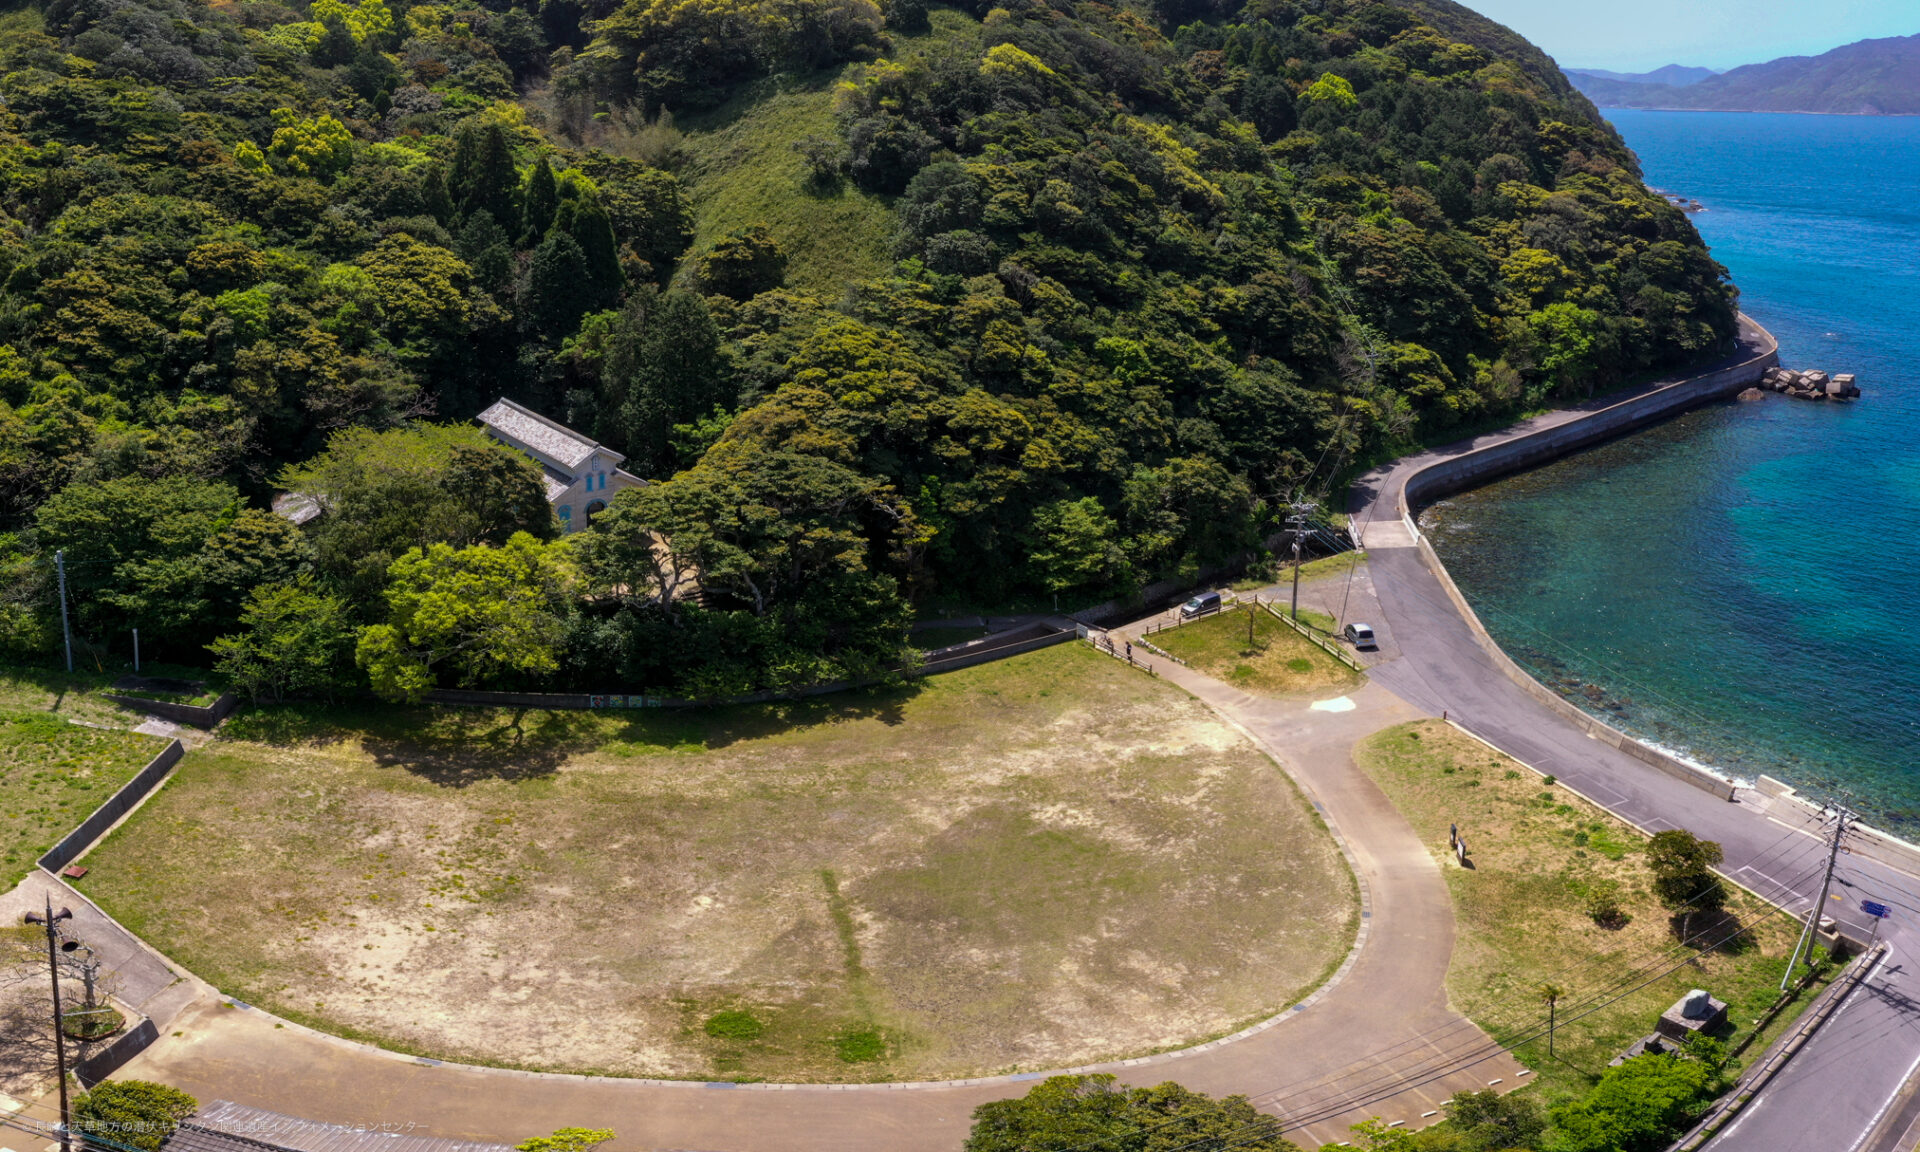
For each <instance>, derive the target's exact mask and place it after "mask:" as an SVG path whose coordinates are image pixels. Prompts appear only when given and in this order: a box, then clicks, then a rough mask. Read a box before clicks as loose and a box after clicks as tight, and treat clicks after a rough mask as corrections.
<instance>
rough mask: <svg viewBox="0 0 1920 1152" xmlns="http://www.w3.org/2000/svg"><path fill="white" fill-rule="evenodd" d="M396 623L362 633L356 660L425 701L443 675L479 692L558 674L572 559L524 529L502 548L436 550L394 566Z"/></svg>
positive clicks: (387, 688) (383, 684) (391, 689)
mask: <svg viewBox="0 0 1920 1152" xmlns="http://www.w3.org/2000/svg"><path fill="white" fill-rule="evenodd" d="M388 575H389V583H388V585H387V591H386V600H387V606H388V609H389V614H388V623H385V624H375V625H371V626H369V627H366V628H363V629H361V631H360V637H359V642H358V644H357V646H356V648H355V650H354V659H355V661H356V662H357V663H358V664H359V665H360V667H361V668H363V669H365V670H366V672H367V677H368V679H369V680H371V681H372V683H373V690H374V691H375V692H377V693H379V694H380V695H381V696H384V697H386V698H387V699H389V700H405V701H408V702H417V701H418V700H419V699H420V698H421V697H422V696H424V695H425V694H426V693H427V692H429V691H431V690H432V689H433V688H434V686H435V685H436V683H437V677H438V675H439V673H440V670H441V669H442V668H445V669H447V670H448V671H450V672H451V673H452V674H453V676H454V677H455V679H456V682H457V683H459V684H460V685H461V686H463V687H472V686H475V685H478V684H481V683H484V682H487V681H489V680H492V679H495V678H498V677H502V676H511V675H514V674H522V675H533V676H537V675H540V674H542V673H548V672H552V671H554V670H555V669H556V668H557V667H559V660H558V656H557V648H558V645H559V642H560V635H561V631H560V629H561V622H560V616H559V609H560V606H561V603H562V599H561V598H562V596H563V595H564V594H565V592H566V590H567V584H568V577H569V570H568V565H567V563H566V561H565V560H564V559H563V558H562V557H561V556H560V555H558V554H557V552H556V551H554V550H553V547H552V546H550V545H546V544H543V543H541V542H540V541H539V540H537V539H535V538H534V537H532V536H530V535H528V534H527V533H525V532H517V533H515V534H514V535H513V537H512V538H511V539H509V540H508V541H507V542H506V543H505V544H504V545H501V546H500V547H497V548H496V547H494V546H492V545H489V544H475V545H473V546H471V547H468V548H457V549H456V548H453V547H450V546H448V545H446V544H434V545H431V546H429V547H427V548H425V549H416V550H415V551H412V552H409V553H407V554H406V555H404V556H401V557H400V558H399V559H398V560H395V561H394V562H393V567H392V568H391V569H390V570H389V572H388Z"/></svg>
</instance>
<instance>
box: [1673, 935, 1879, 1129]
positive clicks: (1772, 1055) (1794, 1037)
mask: <svg viewBox="0 0 1920 1152" xmlns="http://www.w3.org/2000/svg"><path fill="white" fill-rule="evenodd" d="M1886 954H1887V946H1886V945H1885V944H1876V945H1874V947H1873V950H1872V951H1870V952H1866V953H1864V954H1862V955H1861V956H1860V957H1859V958H1858V959H1856V960H1854V962H1853V963H1852V965H1850V966H1849V970H1848V971H1847V973H1846V974H1845V975H1843V976H1842V977H1841V978H1840V979H1839V980H1836V981H1834V982H1833V985H1832V986H1831V987H1829V988H1828V989H1827V991H1826V992H1825V993H1824V994H1822V996H1821V998H1820V1002H1819V1003H1817V1004H1815V1005H1814V1006H1813V1007H1812V1008H1811V1009H1810V1010H1808V1011H1807V1013H1806V1014H1805V1015H1803V1016H1801V1017H1800V1019H1799V1020H1798V1021H1796V1022H1795V1023H1794V1026H1793V1031H1792V1032H1790V1033H1788V1034H1787V1035H1786V1036H1783V1037H1781V1038H1780V1039H1779V1040H1777V1041H1775V1042H1774V1044H1773V1047H1771V1048H1769V1049H1768V1050H1767V1053H1766V1055H1765V1056H1764V1057H1763V1058H1762V1059H1761V1062H1760V1066H1759V1067H1758V1068H1755V1069H1754V1070H1753V1071H1752V1072H1749V1073H1748V1074H1747V1076H1746V1077H1745V1078H1744V1079H1743V1080H1742V1081H1741V1082H1740V1083H1739V1084H1738V1085H1736V1086H1735V1087H1734V1089H1733V1091H1731V1092H1729V1093H1727V1094H1726V1095H1725V1096H1723V1097H1721V1099H1720V1102H1719V1103H1718V1104H1716V1105H1715V1106H1714V1107H1713V1108H1712V1109H1710V1110H1709V1111H1708V1112H1707V1114H1706V1116H1705V1117H1703V1118H1702V1119H1701V1121H1700V1123H1699V1124H1698V1125H1696V1126H1695V1127H1694V1129H1693V1131H1691V1132H1689V1133H1687V1134H1686V1135H1685V1136H1682V1137H1681V1138H1680V1139H1679V1140H1678V1141H1677V1142H1676V1143H1675V1144H1674V1145H1673V1146H1672V1148H1671V1149H1669V1152H1695V1150H1696V1149H1698V1148H1700V1147H1701V1146H1702V1145H1704V1144H1706V1143H1707V1142H1708V1141H1710V1140H1712V1139H1713V1138H1714V1137H1715V1136H1717V1135H1719V1133H1720V1130H1721V1129H1722V1128H1725V1127H1726V1126H1727V1122H1728V1121H1730V1120H1733V1119H1736V1118H1737V1117H1738V1116H1739V1114H1740V1110H1741V1109H1743V1108H1745V1107H1746V1106H1747V1104H1748V1103H1749V1102H1750V1101H1752V1099H1753V1098H1754V1097H1755V1096H1757V1095H1758V1094H1759V1093H1760V1091H1761V1090H1762V1089H1763V1088H1765V1087H1766V1086H1767V1085H1768V1084H1769V1083H1771V1082H1772V1081H1773V1078H1774V1077H1775V1076H1777V1075H1779V1073H1780V1070H1781V1069H1782V1068H1785V1067H1786V1065H1787V1061H1789V1060H1791V1059H1793V1057H1794V1056H1796V1055H1797V1054H1799V1052H1800V1050H1801V1049H1802V1048H1805V1047H1806V1046H1807V1041H1809V1040H1811V1039H1812V1038H1813V1034H1814V1033H1815V1032H1817V1031H1819V1030H1820V1026H1821V1025H1822V1024H1825V1023H1826V1022H1827V1021H1828V1020H1829V1019H1831V1018H1832V1016H1833V1014H1834V1013H1835V1012H1837V1011H1839V1010H1840V1006H1841V1005H1842V1004H1844V1003H1846V1001H1847V999H1848V998H1849V997H1851V996H1852V995H1853V993H1854V991H1855V990H1856V989H1858V988H1859V987H1860V984H1861V982H1862V981H1864V980H1865V979H1866V977H1867V975H1868V974H1869V973H1871V972H1872V971H1873V970H1874V969H1875V968H1877V967H1879V965H1880V961H1881V960H1882V959H1883V958H1884V957H1885V956H1886Z"/></svg>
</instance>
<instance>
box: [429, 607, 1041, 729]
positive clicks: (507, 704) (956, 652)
mask: <svg viewBox="0 0 1920 1152" xmlns="http://www.w3.org/2000/svg"><path fill="white" fill-rule="evenodd" d="M1044 627H1045V626H1044V625H1034V626H1032V627H1031V628H1027V629H1021V632H1023V633H1026V632H1034V631H1038V630H1039V629H1042V628H1044ZM1073 637H1074V632H1073V629H1071V628H1068V629H1064V630H1054V629H1047V630H1046V633H1045V634H1044V635H1040V636H1036V637H1034V638H1031V639H1026V640H1021V641H1018V642H1015V643H1011V644H1009V643H1005V642H1002V643H998V644H995V643H992V642H991V641H993V640H994V637H991V636H988V637H984V638H983V639H980V640H975V641H971V642H969V643H968V644H963V645H959V646H957V647H956V648H952V649H947V648H943V649H940V650H939V651H940V652H942V653H947V654H946V655H941V656H938V657H937V658H935V659H931V660H928V661H927V662H926V663H924V664H922V665H921V666H920V667H918V668H915V669H914V670H913V671H912V672H911V673H909V675H911V676H931V675H935V674H937V673H940V672H955V671H958V670H959V669H962V668H970V667H972V666H973V665H975V664H985V663H987V662H988V661H991V660H1004V659H1006V658H1007V657H1009V656H1019V655H1021V654H1022V653H1026V652H1036V651H1038V650H1040V649H1042V648H1048V647H1051V646H1053V645H1055V644H1060V643H1064V642H1065V641H1068V640H1071V639H1073ZM976 645H979V647H977V648H976V647H975V646H976ZM879 682H880V681H879V680H878V679H877V678H875V679H868V680H835V681H832V682H830V683H826V684H814V685H810V686H808V687H806V688H795V689H792V690H790V691H784V692H778V691H773V690H768V691H764V692H750V693H748V694H746V695H745V696H729V697H726V698H725V699H721V700H684V699H681V698H679V697H675V696H649V695H642V694H639V693H632V694H621V693H606V694H601V693H583V692H481V691H477V690H468V689H464V688H439V689H435V690H434V691H432V692H429V693H427V694H426V696H425V697H424V699H425V700H426V701H427V702H428V703H431V704H464V705H469V706H477V707H483V708H545V709H552V710H556V711H565V710H587V709H591V710H596V711H597V710H602V709H627V708H711V707H720V706H724V705H729V704H771V703H773V702H775V701H778V700H797V699H803V698H805V697H808V696H825V695H827V694H828V693H831V692H844V691H846V690H848V689H850V688H864V687H867V686H868V685H871V684H877V683H879Z"/></svg>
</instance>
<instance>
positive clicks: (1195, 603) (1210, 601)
mask: <svg viewBox="0 0 1920 1152" xmlns="http://www.w3.org/2000/svg"><path fill="white" fill-rule="evenodd" d="M1218 611H1220V593H1218V592H1202V593H1201V594H1200V595H1198V596H1195V597H1194V598H1193V599H1191V600H1189V601H1187V602H1186V603H1185V604H1182V605H1180V618H1181V619H1182V620H1191V619H1193V618H1194V617H1196V616H1205V615H1207V614H1208V613H1209V612H1218Z"/></svg>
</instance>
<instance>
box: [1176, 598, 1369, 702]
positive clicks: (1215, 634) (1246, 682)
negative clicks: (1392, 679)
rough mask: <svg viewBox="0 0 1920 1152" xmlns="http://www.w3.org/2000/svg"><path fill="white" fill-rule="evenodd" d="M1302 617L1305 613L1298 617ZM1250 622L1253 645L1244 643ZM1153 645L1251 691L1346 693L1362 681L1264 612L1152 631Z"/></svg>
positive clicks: (1229, 614)
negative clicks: (1332, 691)
mask: <svg viewBox="0 0 1920 1152" xmlns="http://www.w3.org/2000/svg"><path fill="white" fill-rule="evenodd" d="M1302 615H1303V616H1304V615H1305V613H1302ZM1249 620H1251V622H1252V625H1253V628H1252V633H1253V642H1252V643H1251V644H1249V643H1248V642H1247V633H1248V627H1247V626H1248V623H1249ZM1153 642H1154V643H1155V644H1156V645H1158V646H1159V647H1161V648H1164V649H1166V650H1167V651H1168V652H1171V653H1172V654H1173V655H1175V656H1178V657H1179V658H1180V659H1182V660H1185V661H1186V662H1187V663H1188V665H1190V666H1191V667H1192V668H1193V669H1194V670H1195V671H1198V672H1204V673H1206V674H1207V675H1209V676H1213V677H1215V678H1217V679H1220V680H1225V681H1226V682H1227V683H1229V684H1232V685H1235V686H1236V687H1239V688H1244V689H1246V690H1247V691H1249V692H1260V693H1265V694H1269V695H1285V694H1289V693H1296V692H1320V691H1327V690H1331V689H1340V690H1344V689H1347V688H1351V687H1353V686H1354V685H1356V684H1358V683H1359V682H1360V677H1359V675H1358V674H1356V673H1355V672H1354V671H1353V670H1352V669H1350V668H1348V667H1347V666H1346V665H1344V664H1342V663H1340V662H1339V661H1338V660H1335V659H1334V658H1333V657H1331V656H1329V655H1327V653H1326V652H1325V651H1323V650H1322V649H1321V648H1320V647H1319V646H1318V645H1316V644H1314V643H1313V642H1312V641H1310V640H1308V639H1307V638H1306V637H1304V636H1302V635H1300V634H1299V633H1298V632H1295V631H1294V630H1293V629H1291V628H1289V627H1287V626H1286V625H1285V624H1284V623H1282V622H1280V621H1278V620H1275V619H1274V618H1273V617H1272V615H1270V614H1269V613H1268V612H1267V611H1266V610H1265V609H1249V608H1246V607H1241V608H1236V609H1232V610H1229V611H1225V612H1221V613H1219V614H1218V615H1214V616H1208V617H1206V618H1205V619H1201V620H1196V621H1194V622H1193V623H1191V624H1183V625H1181V626H1180V627H1178V628H1170V629H1168V630H1167V631H1165V632H1155V633H1154V634H1153Z"/></svg>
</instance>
